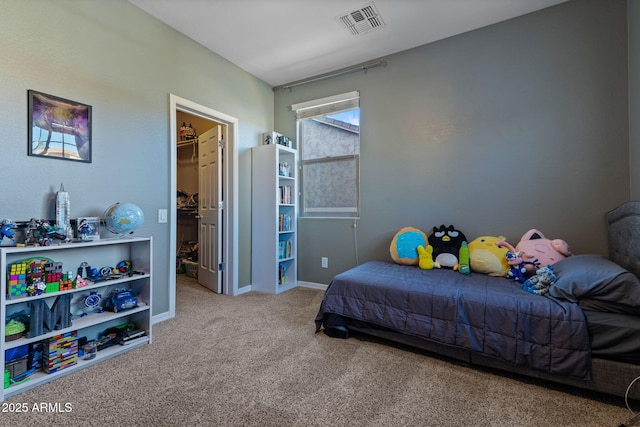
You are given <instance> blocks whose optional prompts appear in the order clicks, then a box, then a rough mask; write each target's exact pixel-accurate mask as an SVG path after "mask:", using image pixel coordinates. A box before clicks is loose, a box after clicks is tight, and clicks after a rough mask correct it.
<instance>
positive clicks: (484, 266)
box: [469, 236, 509, 277]
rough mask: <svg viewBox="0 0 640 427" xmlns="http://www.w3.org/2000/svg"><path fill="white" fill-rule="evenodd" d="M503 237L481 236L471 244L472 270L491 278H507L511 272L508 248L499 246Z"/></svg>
mask: <svg viewBox="0 0 640 427" xmlns="http://www.w3.org/2000/svg"><path fill="white" fill-rule="evenodd" d="M501 240H502V241H504V240H505V238H504V237H503V236H499V237H493V236H480V237H477V238H475V239H473V240H472V241H471V242H469V256H470V258H471V262H470V264H471V270H472V271H475V272H476V273H483V274H488V275H490V276H498V277H505V276H506V275H507V273H508V272H509V264H507V258H506V255H507V248H505V247H500V246H498V244H497V243H498V242H499V241H501Z"/></svg>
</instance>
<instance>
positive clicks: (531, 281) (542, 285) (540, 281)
mask: <svg viewBox="0 0 640 427" xmlns="http://www.w3.org/2000/svg"><path fill="white" fill-rule="evenodd" d="M556 280H558V278H557V277H556V275H555V273H554V272H553V266H552V265H548V266H546V267H542V268H539V269H538V270H536V275H535V276H531V277H530V278H528V279H527V280H526V281H525V282H524V283H523V284H522V289H524V290H525V291H527V292H529V293H532V294H536V295H544V294H546V293H547V292H549V288H550V287H551V286H552V285H553V284H554V283H556Z"/></svg>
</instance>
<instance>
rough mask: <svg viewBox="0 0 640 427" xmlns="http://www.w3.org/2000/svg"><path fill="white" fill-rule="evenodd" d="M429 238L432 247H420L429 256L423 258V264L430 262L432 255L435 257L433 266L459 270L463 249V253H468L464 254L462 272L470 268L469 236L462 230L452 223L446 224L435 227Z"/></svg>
mask: <svg viewBox="0 0 640 427" xmlns="http://www.w3.org/2000/svg"><path fill="white" fill-rule="evenodd" d="M427 240H428V242H429V246H431V249H429V248H428V247H427V248H425V247H423V248H422V249H418V250H419V251H420V252H422V253H423V255H425V256H427V258H425V259H424V260H422V261H423V262H422V264H423V265H428V264H429V260H428V256H431V257H432V259H433V265H432V268H433V267H436V268H441V267H449V268H453V269H454V270H459V269H460V265H461V262H460V250H461V249H463V255H465V254H466V256H464V258H465V260H464V261H466V263H465V264H463V269H462V270H463V271H462V272H465V271H467V269H468V268H469V257H468V248H467V244H466V241H467V238H466V237H465V235H464V233H462V231H460V230H456V229H455V228H454V227H453V226H452V225H450V226H448V227H445V226H444V225H441V226H440V227H433V232H432V233H431V234H430V235H429V237H428V238H427ZM463 243H464V244H463Z"/></svg>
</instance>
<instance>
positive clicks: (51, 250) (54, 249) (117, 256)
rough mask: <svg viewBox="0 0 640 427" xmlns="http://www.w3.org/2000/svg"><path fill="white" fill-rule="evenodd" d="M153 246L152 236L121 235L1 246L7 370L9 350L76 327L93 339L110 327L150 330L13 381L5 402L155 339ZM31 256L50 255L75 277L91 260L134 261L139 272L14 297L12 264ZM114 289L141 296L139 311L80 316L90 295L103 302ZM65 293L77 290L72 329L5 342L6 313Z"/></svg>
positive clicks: (97, 264)
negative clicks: (10, 285)
mask: <svg viewBox="0 0 640 427" xmlns="http://www.w3.org/2000/svg"><path fill="white" fill-rule="evenodd" d="M152 247H153V242H152V238H151V237H121V238H114V239H101V240H95V241H90V242H81V243H63V244H59V245H52V246H42V247H2V248H0V266H1V268H2V272H1V283H2V295H1V299H0V302H1V304H0V309H1V311H0V315H1V317H2V319H3V320H4V321H3V322H2V323H1V326H0V334H1V335H2V339H1V340H0V343H1V351H0V353H1V355H0V358H1V361H2V366H3V368H4V367H5V352H6V350H11V349H14V348H17V347H20V346H23V345H25V344H31V343H36V342H38V341H43V340H46V339H48V338H51V337H54V336H57V335H60V334H64V333H67V332H73V331H77V332H78V334H77V336H78V337H87V339H88V340H96V339H97V338H98V336H99V334H101V333H103V332H104V331H105V330H106V329H107V328H110V327H114V326H117V325H121V324H124V323H133V324H134V325H135V328H136V329H139V330H143V331H146V335H145V336H144V337H142V338H141V339H135V340H133V341H132V342H131V343H130V344H128V345H114V346H111V347H109V348H105V349H103V350H100V351H98V353H97V355H96V357H95V358H94V359H91V360H82V357H78V361H77V363H76V364H75V365H71V366H68V367H66V368H64V369H61V370H59V371H57V372H54V373H51V374H47V373H46V372H44V371H42V370H39V371H36V372H34V373H33V374H31V375H30V377H29V379H28V380H26V381H24V382H21V383H17V384H12V385H11V386H10V387H9V388H6V389H3V392H2V395H1V396H0V397H1V398H2V399H1V400H4V399H6V398H7V397H10V396H13V395H16V394H18V393H22V392H24V391H26V390H29V389H31V388H34V387H36V386H38V385H41V384H44V383H46V382H49V381H53V380H55V379H56V378H60V377H61V376H63V375H67V374H70V373H72V372H75V371H77V370H78V369H83V368H85V367H88V366H91V365H93V364H96V363H99V362H101V361H103V360H106V359H108V358H110V357H113V356H116V355H118V354H122V353H123V352H126V351H129V350H133V349H134V348H138V347H140V346H142V345H145V344H149V343H151V294H152V290H151V286H152V277H151V272H152V270H153V268H152V267H153V266H152V260H153V254H152ZM28 258H48V259H51V260H53V261H56V262H62V268H63V271H72V272H73V275H74V277H75V275H76V273H77V269H78V267H79V266H80V264H81V263H83V262H86V263H88V264H89V265H90V266H91V267H95V268H97V269H98V270H99V269H101V268H102V267H106V266H109V267H115V266H116V265H117V264H118V262H120V261H124V260H129V261H131V263H132V270H133V271H135V272H136V274H132V275H131V276H128V275H125V276H124V277H122V278H118V279H114V280H105V281H98V282H95V283H92V282H89V283H90V284H89V285H88V286H85V287H81V288H77V289H71V290H68V291H58V292H50V293H43V294H41V295H36V296H19V297H11V298H9V296H8V291H7V288H8V266H9V265H11V264H14V263H16V262H18V261H20V260H23V259H28ZM138 272H140V274H138ZM112 289H130V290H131V291H132V294H133V295H134V296H135V297H136V298H137V299H138V304H139V306H138V307H137V308H134V309H130V310H124V311H119V312H117V313H114V312H110V311H104V312H103V313H98V312H97V311H88V312H87V314H86V315H85V316H80V315H81V314H82V312H83V310H82V308H83V307H84V303H83V300H84V297H85V296H86V295H89V294H90V293H91V292H92V291H95V292H97V293H99V294H101V295H102V297H103V302H104V298H106V297H107V296H108V294H109V292H110V291H111V290H112ZM64 294H72V299H71V313H72V320H71V326H70V327H67V328H62V329H57V330H53V331H49V332H44V333H43V334H41V335H38V336H34V337H31V338H27V337H22V338H19V339H16V340H13V341H6V340H5V326H6V319H7V316H10V315H11V314H13V313H15V312H19V311H23V310H24V311H26V312H27V313H28V312H29V306H28V303H29V302H30V301H35V300H38V299H40V300H44V301H45V303H46V304H47V305H48V306H49V307H51V305H52V303H53V302H54V301H55V300H56V298H57V297H58V296H60V295H64ZM3 371H4V369H3Z"/></svg>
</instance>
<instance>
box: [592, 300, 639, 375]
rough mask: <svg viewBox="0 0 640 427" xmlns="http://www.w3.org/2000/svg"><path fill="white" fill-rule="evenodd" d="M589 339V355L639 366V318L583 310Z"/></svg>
mask: <svg viewBox="0 0 640 427" xmlns="http://www.w3.org/2000/svg"><path fill="white" fill-rule="evenodd" d="M583 313H584V316H585V318H586V319H587V327H588V329H589V336H590V338H591V355H592V356H593V357H600V358H603V359H611V360H617V361H624V362H631V363H636V364H640V317H638V316H633V315H629V314H618V313H603V312H599V311H591V310H583Z"/></svg>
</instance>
